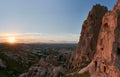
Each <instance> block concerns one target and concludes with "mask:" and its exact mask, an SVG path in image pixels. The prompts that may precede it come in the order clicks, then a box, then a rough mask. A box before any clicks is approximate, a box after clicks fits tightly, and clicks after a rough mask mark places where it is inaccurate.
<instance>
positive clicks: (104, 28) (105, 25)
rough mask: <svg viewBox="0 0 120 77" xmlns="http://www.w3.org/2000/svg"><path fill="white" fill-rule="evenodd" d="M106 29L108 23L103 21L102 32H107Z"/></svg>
mask: <svg viewBox="0 0 120 77" xmlns="http://www.w3.org/2000/svg"><path fill="white" fill-rule="evenodd" d="M108 29H109V26H108V23H105V24H104V25H103V32H107V31H108Z"/></svg>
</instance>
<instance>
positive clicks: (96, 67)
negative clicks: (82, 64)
mask: <svg viewBox="0 0 120 77" xmlns="http://www.w3.org/2000/svg"><path fill="white" fill-rule="evenodd" d="M96 69H97V61H95V70H96Z"/></svg>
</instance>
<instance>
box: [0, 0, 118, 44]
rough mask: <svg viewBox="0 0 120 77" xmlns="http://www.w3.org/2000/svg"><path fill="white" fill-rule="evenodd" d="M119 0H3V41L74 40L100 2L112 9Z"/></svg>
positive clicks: (0, 36) (0, 28)
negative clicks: (92, 9) (10, 38)
mask: <svg viewBox="0 0 120 77" xmlns="http://www.w3.org/2000/svg"><path fill="white" fill-rule="evenodd" d="M116 2H117V0H0V42H7V39H8V38H9V37H15V39H16V42H20V43H30V42H47V43H49V42H50V43H52V42H54V43H58V42H60V43H61V42H62V43H74V42H78V39H79V36H80V31H81V26H82V23H83V21H84V20H85V19H86V17H87V15H88V12H89V11H90V9H91V8H92V6H93V5H94V4H96V3H100V4H102V5H106V6H107V7H108V8H109V9H112V7H113V6H114V5H115V3H116Z"/></svg>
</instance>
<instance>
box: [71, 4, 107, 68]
mask: <svg viewBox="0 0 120 77" xmlns="http://www.w3.org/2000/svg"><path fill="white" fill-rule="evenodd" d="M107 11H108V10H107V7H105V6H101V5H100V4H96V5H94V6H93V8H92V10H91V11H90V12H89V15H88V17H87V19H86V20H85V21H84V23H83V26H82V32H81V36H80V40H79V43H78V46H77V48H76V51H75V54H74V56H73V57H72V58H71V61H70V66H69V68H70V69H77V68H79V69H80V68H82V67H85V66H87V65H88V64H89V63H90V62H91V60H92V59H93V56H94V53H95V50H96V44H97V40H98V34H99V31H100V28H101V25H102V18H103V16H104V14H105V13H106V12H107Z"/></svg>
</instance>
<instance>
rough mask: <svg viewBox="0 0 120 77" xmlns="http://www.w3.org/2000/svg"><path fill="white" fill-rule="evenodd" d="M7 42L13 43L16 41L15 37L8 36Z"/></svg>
mask: <svg viewBox="0 0 120 77" xmlns="http://www.w3.org/2000/svg"><path fill="white" fill-rule="evenodd" d="M8 42H9V43H12V44H13V43H15V42H16V40H15V37H8Z"/></svg>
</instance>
